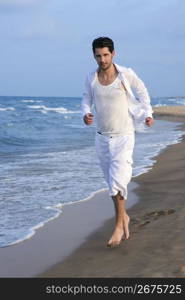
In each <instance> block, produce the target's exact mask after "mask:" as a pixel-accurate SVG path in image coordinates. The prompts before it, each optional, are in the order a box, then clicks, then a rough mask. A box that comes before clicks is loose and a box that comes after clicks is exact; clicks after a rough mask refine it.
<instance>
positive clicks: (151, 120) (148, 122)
mask: <svg viewBox="0 0 185 300" xmlns="http://www.w3.org/2000/svg"><path fill="white" fill-rule="evenodd" d="M153 122H154V119H153V118H151V117H148V118H146V119H145V124H146V125H147V126H148V127H151V126H152V125H153Z"/></svg>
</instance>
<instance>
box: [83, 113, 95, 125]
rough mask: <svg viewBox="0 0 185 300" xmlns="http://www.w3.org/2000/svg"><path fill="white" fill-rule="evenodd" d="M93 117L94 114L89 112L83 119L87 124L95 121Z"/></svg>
mask: <svg viewBox="0 0 185 300" xmlns="http://www.w3.org/2000/svg"><path fill="white" fill-rule="evenodd" d="M93 117H94V115H93V114H91V113H89V114H86V115H85V116H84V117H83V120H84V122H85V124H86V125H91V124H92V123H93Z"/></svg>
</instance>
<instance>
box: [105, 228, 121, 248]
mask: <svg viewBox="0 0 185 300" xmlns="http://www.w3.org/2000/svg"><path fill="white" fill-rule="evenodd" d="M123 234H124V231H123V227H122V226H121V227H118V226H117V227H116V228H115V230H114V232H113V235H112V237H111V238H110V240H109V241H108V243H107V246H108V247H116V246H118V245H119V244H120V242H121V241H122V238H123Z"/></svg>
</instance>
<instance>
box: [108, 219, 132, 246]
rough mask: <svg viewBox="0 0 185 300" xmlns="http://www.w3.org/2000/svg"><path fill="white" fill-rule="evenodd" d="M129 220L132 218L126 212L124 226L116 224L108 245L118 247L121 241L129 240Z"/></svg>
mask: <svg viewBox="0 0 185 300" xmlns="http://www.w3.org/2000/svg"><path fill="white" fill-rule="evenodd" d="M129 222H130V218H129V216H128V215H127V214H125V215H124V218H123V223H122V226H116V228H115V230H114V232H113V235H112V237H111V238H110V240H109V241H108V243H107V246H108V247H116V246H118V245H119V244H120V243H121V241H123V240H127V239H128V238H129V228H128V226H129Z"/></svg>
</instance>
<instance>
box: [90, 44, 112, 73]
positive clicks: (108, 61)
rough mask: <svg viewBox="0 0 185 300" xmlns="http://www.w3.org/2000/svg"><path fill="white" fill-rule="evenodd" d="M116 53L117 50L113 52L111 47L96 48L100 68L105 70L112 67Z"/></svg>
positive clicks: (95, 55) (96, 57)
mask: <svg viewBox="0 0 185 300" xmlns="http://www.w3.org/2000/svg"><path fill="white" fill-rule="evenodd" d="M114 54H115V51H113V52H112V53H111V52H110V51H109V48H107V47H104V48H95V53H94V58H95V60H96V62H97V64H98V66H99V68H100V69H102V70H103V71H105V70H107V69H109V68H110V66H111V65H112V59H113V56H114Z"/></svg>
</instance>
